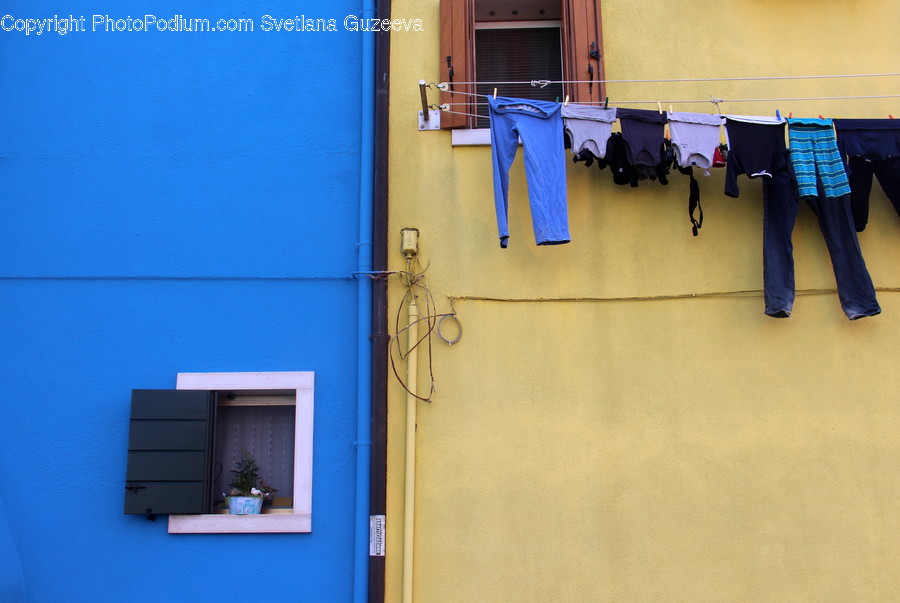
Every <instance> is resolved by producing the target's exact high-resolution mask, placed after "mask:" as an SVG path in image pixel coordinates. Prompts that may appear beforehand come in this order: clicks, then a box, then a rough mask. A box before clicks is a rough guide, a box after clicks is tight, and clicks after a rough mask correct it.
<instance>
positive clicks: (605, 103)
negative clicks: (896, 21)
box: [603, 96, 894, 119]
mask: <svg viewBox="0 0 900 603" xmlns="http://www.w3.org/2000/svg"><path fill="white" fill-rule="evenodd" d="M603 108H604V109H608V108H609V97H608V96H607V97H606V100H605V101H603ZM891 119H894V118H893V117H892V118H891Z"/></svg>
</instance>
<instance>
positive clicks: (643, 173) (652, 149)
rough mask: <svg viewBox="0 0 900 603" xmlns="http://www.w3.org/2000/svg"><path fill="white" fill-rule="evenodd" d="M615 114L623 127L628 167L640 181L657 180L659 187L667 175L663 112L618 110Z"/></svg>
mask: <svg viewBox="0 0 900 603" xmlns="http://www.w3.org/2000/svg"><path fill="white" fill-rule="evenodd" d="M616 115H617V116H618V118H619V123H620V124H621V126H622V137H623V138H624V140H625V144H626V148H627V152H628V163H629V164H631V165H632V166H633V167H634V168H635V169H636V170H637V174H638V178H639V179H640V180H644V179H647V178H649V179H650V180H656V179H657V178H660V176H662V177H661V178H660V182H661V183H662V184H668V182H667V181H666V179H665V176H666V174H668V173H669V170H668V167H667V165H666V155H665V149H666V138H665V129H666V126H665V124H666V113H665V112H664V111H663V112H659V111H650V110H646V109H623V108H621V107H619V108H618V109H617V112H616Z"/></svg>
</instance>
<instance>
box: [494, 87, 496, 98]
mask: <svg viewBox="0 0 900 603" xmlns="http://www.w3.org/2000/svg"><path fill="white" fill-rule="evenodd" d="M494 98H497V89H496V88H494Z"/></svg>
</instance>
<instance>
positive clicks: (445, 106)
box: [429, 92, 900, 117]
mask: <svg viewBox="0 0 900 603" xmlns="http://www.w3.org/2000/svg"><path fill="white" fill-rule="evenodd" d="M455 94H465V95H467V96H478V97H483V98H488V97H489V96H490V95H489V94H473V93H470V92H457V93H455ZM871 98H900V94H876V95H867V96H803V97H794V98H735V99H725V98H707V99H700V100H685V99H681V100H659V101H655V100H652V101H648V100H625V101H618V102H616V103H615V106H620V105H648V104H653V105H656V104H663V105H676V104H682V105H683V104H689V103H712V104H714V105H716V106H717V107H718V105H719V104H722V103H756V102H792V101H818V100H857V99H871ZM475 104H476V105H478V106H486V103H475ZM570 104H573V105H599V104H603V103H600V102H595V103H570ZM454 105H463V106H471V105H472V103H444V104H442V105H429V108H431V109H440V110H441V111H443V112H445V113H455V114H457V115H467V116H469V117H487V116H485V115H477V114H475V113H467V112H463V111H453V110H452V109H450V107H451V106H454Z"/></svg>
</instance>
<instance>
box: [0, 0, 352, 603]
mask: <svg viewBox="0 0 900 603" xmlns="http://www.w3.org/2000/svg"><path fill="white" fill-rule="evenodd" d="M307 4H309V3H307ZM260 7H261V8H259V9H256V8H247V3H246V2H237V1H231V0H228V1H219V2H215V3H213V2H208V1H200V0H180V1H179V2H177V3H176V2H154V3H152V7H151V6H150V5H148V4H147V3H139V2H133V1H131V0H127V1H122V0H117V1H115V2H110V1H105V0H94V1H92V2H89V3H88V2H69V3H66V6H61V5H53V4H48V3H43V2H38V3H35V2H24V1H16V2H7V3H4V7H3V9H2V10H0V12H2V13H3V14H9V15H12V16H13V17H14V18H15V19H19V18H22V19H24V18H47V17H51V18H52V17H53V16H54V14H59V16H60V17H63V16H68V14H74V15H75V16H76V17H78V16H81V15H84V16H85V18H86V26H87V29H88V31H84V32H81V31H75V32H70V33H68V34H67V35H65V36H62V35H59V34H57V33H53V32H45V33H43V34H42V35H40V36H38V35H35V34H32V35H30V36H26V35H25V34H24V32H16V31H11V32H7V31H0V124H2V125H0V132H2V136H0V184H2V189H0V190H2V191H3V192H2V194H0V208H2V214H0V304H2V312H0V338H2V341H3V342H4V343H5V345H4V346H2V351H0V378H2V391H3V399H2V406H0V408H2V410H3V413H2V416H3V425H4V429H3V435H2V437H0V467H2V475H3V479H2V488H3V490H4V492H5V494H7V495H9V494H12V496H11V497H8V498H6V504H5V506H4V508H0V558H2V559H3V561H4V564H6V563H7V560H13V561H11V562H10V563H9V564H8V565H5V567H4V572H3V573H2V574H0V598H2V597H3V596H4V595H6V594H7V593H13V594H14V593H16V592H17V590H18V589H21V590H22V591H24V598H23V600H25V601H29V602H31V601H39V602H43V601H48V602H57V601H63V600H65V601H82V600H85V601H87V600H91V601H117V602H118V601H129V602H132V601H161V600H162V601H206V600H238V599H246V600H251V599H259V600H264V599H267V598H275V599H277V600H286V601H346V600H349V599H350V597H351V593H352V574H353V510H354V484H355V465H354V458H355V457H354V454H355V451H354V447H353V442H354V440H355V438H356V423H355V417H356V399H355V398H356V372H357V367H356V358H357V356H356V350H357V341H356V324H357V317H356V315H357V307H356V304H357V301H356V296H357V285H356V283H355V281H354V277H353V272H354V271H355V270H356V262H357V248H356V243H357V238H358V234H357V233H358V219H359V211H358V203H359V170H360V165H359V159H358V145H359V119H360V118H359V116H360V111H361V107H360V93H359V82H360V61H359V55H360V47H361V41H362V37H361V34H360V33H358V32H350V31H347V30H345V29H344V28H343V25H342V21H343V19H344V17H345V16H346V15H348V14H354V13H357V12H358V11H359V10H360V5H358V4H357V3H349V2H343V1H338V2H332V3H328V4H324V3H322V4H319V5H313V6H298V5H297V3H290V2H284V1H280V0H275V1H272V2H267V3H265V4H260ZM63 11H65V13H66V14H65V15H63V14H60V13H62V12H63ZM147 13H152V14H154V15H156V16H157V17H158V18H159V19H171V18H172V17H173V16H174V15H182V16H184V17H185V18H209V19H210V20H211V21H213V22H215V20H216V19H219V18H225V19H238V18H249V19H252V20H253V21H254V24H255V29H256V30H255V31H254V32H252V33H250V32H158V31H149V32H137V31H124V32H103V31H91V30H90V29H91V21H92V15H94V14H100V15H109V16H110V17H111V18H125V17H127V16H132V17H135V16H143V15H145V14H147ZM303 13H305V14H306V16H307V17H321V18H333V19H335V20H336V22H337V25H338V31H336V32H275V31H271V32H264V31H261V30H260V26H261V19H262V16H263V15H265V14H269V15H272V16H275V17H282V18H290V17H293V16H294V15H298V14H303ZM0 16H2V15H0ZM6 23H7V25H9V24H10V23H13V22H12V21H7V22H6ZM289 370H313V371H315V372H316V399H315V440H314V468H313V469H314V473H313V530H314V531H313V533H311V534H279V535H169V534H167V532H166V523H167V522H166V518H165V517H161V518H160V519H159V520H157V521H156V522H149V521H147V520H145V519H144V518H142V517H137V516H126V515H124V514H123V513H122V508H123V500H124V477H125V458H126V448H127V440H128V413H129V404H130V390H131V389H132V388H171V387H174V386H175V375H176V373H178V372H204V371H289ZM236 553H237V554H239V556H240V560H239V561H235V559H234V556H235V554H236ZM16 559H18V560H19V561H20V565H21V574H20V573H19V572H18V567H19V564H16V563H15V560H16ZM22 576H24V577H22Z"/></svg>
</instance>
